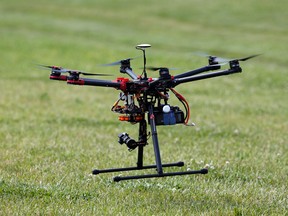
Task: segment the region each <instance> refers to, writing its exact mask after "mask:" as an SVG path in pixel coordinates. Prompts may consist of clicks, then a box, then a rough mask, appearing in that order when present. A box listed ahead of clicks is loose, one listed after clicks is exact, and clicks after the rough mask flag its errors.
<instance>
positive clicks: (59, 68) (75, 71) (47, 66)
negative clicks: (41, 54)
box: [39, 65, 111, 76]
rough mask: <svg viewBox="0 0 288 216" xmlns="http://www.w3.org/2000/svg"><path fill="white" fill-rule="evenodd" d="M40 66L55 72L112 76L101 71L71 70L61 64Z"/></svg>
mask: <svg viewBox="0 0 288 216" xmlns="http://www.w3.org/2000/svg"><path fill="white" fill-rule="evenodd" d="M39 66H40V67H44V68H48V69H51V72H52V73H53V72H54V73H69V74H75V75H80V74H83V75H85V76H111V75H110V74H101V73H87V72H84V71H78V70H71V69H66V68H63V67H60V66H54V65H52V66H50V65H39Z"/></svg>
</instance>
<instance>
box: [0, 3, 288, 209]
mask: <svg viewBox="0 0 288 216" xmlns="http://www.w3.org/2000/svg"><path fill="white" fill-rule="evenodd" d="M287 8H288V1H285V0H279V1H277V2H273V1H268V0H263V1H255V0H252V1H251V0H243V1H239V2H232V1H228V0H219V1H211V0H208V1H199V0H190V1H189V0H183V1H172V0H158V1H151V0H149V1H132V0H124V1H119V0H117V1H112V0H97V1H91V0H83V1H77V0H73V1H68V0H61V1H53V0H52V1H44V0H40V1H35V0H34V1H33V0H27V1H17V2H16V1H13V0H12V1H11V0H9V1H8V0H2V1H1V3H0V37H1V38H0V39H1V40H0V48H1V54H0V57H1V58H0V63H1V67H0V92H1V95H0V158H1V163H0V215H288V207H287V206H288V192H287V180H288V179H287V174H288V153H287V151H288V145H287V144H288V143H287V141H288V133H287V131H288V100H287V99H288V97H287V93H288V84H287V80H288V79H287V76H288V72H287V67H288V62H287V50H288V38H287V36H288V26H287V20H288V13H287ZM139 43H150V44H151V45H152V48H150V49H149V50H148V51H147V61H148V65H153V66H167V67H175V68H179V70H177V71H172V73H175V74H176V73H178V72H179V73H180V72H182V71H186V70H189V69H194V68H197V67H201V66H203V65H205V64H206V63H207V62H206V61H207V60H206V59H205V58H203V57H199V56H196V55H194V54H193V53H194V52H197V51H203V52H207V53H211V54H214V55H219V56H221V57H227V58H235V57H245V56H247V55H251V54H258V53H262V54H263V55H261V56H260V57H258V58H255V59H252V60H250V61H247V62H245V63H243V64H242V68H243V73H242V74H237V75H231V76H227V77H219V78H215V79H209V80H205V81H198V82H193V83H189V84H184V85H181V86H179V87H177V88H176V90H177V91H179V92H180V93H182V94H183V95H184V96H185V97H186V99H187V100H188V102H189V104H190V106H191V118H192V121H193V122H195V123H196V127H185V126H182V125H177V126H174V127H171V126H168V127H158V134H159V140H160V148H161V153H162V161H163V162H172V161H180V160H182V161H185V162H186V164H185V166H184V167H183V168H180V170H186V169H201V168H203V167H204V166H209V174H208V175H201V176H200V175H194V176H181V177H167V178H159V179H144V180H133V181H123V182H119V183H114V182H113V181H112V177H113V176H114V174H102V175H99V176H92V175H91V171H92V170H93V169H95V168H111V167H122V166H123V167H124V166H133V165H135V163H136V159H137V153H136V151H133V152H128V151H127V148H126V147H125V146H121V145H119V144H118V142H117V140H118V137H117V135H118V134H119V133H122V132H128V133H129V134H130V135H131V136H132V137H137V133H138V128H135V126H133V125H130V124H129V123H123V122H119V121H118V120H117V119H118V116H117V114H114V113H112V112H111V111H110V108H111V106H112V104H113V102H114V101H115V100H117V98H118V92H117V91H115V90H113V89H106V88H101V87H99V88H93V87H81V86H71V85H66V84H65V83H63V82H55V81H50V80H49V71H45V70H41V69H40V68H39V67H36V66H35V65H36V64H48V65H49V64H50V65H61V66H64V67H68V68H73V69H80V70H84V71H88V72H95V73H110V74H111V73H112V74H113V77H112V78H111V79H115V78H116V77H117V76H121V75H120V74H119V72H118V68H117V67H114V68H113V67H112V68H111V67H109V68H107V67H100V66H99V65H100V64H104V63H109V62H113V61H116V60H120V59H123V58H128V57H135V56H139V55H141V53H140V52H139V51H137V50H136V49H135V48H134V47H135V45H137V44H139ZM132 66H133V68H134V69H135V71H137V70H139V69H138V68H140V67H141V66H142V59H141V58H138V59H136V60H135V61H133V65H132ZM150 76H153V74H150ZM171 103H175V104H176V103H177V99H175V98H171ZM149 143H150V145H148V146H147V147H145V154H144V157H145V158H144V163H145V164H151V163H154V155H153V146H152V140H151V139H150V140H149ZM176 169H179V168H166V169H164V171H176ZM147 172H148V171H147V170H146V171H144V172H142V171H139V172H138V171H136V172H134V173H137V174H139V173H147ZM150 172H154V171H153V170H152V171H150ZM127 174H128V173H122V175H127ZM129 174H132V173H129ZM116 175H118V174H116Z"/></svg>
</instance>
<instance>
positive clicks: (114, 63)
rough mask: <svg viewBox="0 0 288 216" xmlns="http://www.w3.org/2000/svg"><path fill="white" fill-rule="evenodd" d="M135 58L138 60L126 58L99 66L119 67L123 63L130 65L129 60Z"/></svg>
mask: <svg viewBox="0 0 288 216" xmlns="http://www.w3.org/2000/svg"><path fill="white" fill-rule="evenodd" d="M136 58H139V56H138V57H134V58H127V59H122V60H119V61H116V62H112V63H108V64H102V65H101V66H115V65H121V64H123V63H126V64H127V63H130V61H131V60H134V59H136Z"/></svg>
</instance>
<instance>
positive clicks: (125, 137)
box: [118, 133, 137, 149]
mask: <svg viewBox="0 0 288 216" xmlns="http://www.w3.org/2000/svg"><path fill="white" fill-rule="evenodd" d="M118 137H119V140H118V142H119V143H120V144H121V145H122V144H124V143H125V144H126V145H127V147H128V148H129V149H135V148H136V147H137V142H136V141H135V140H134V139H131V138H130V137H129V134H127V133H122V134H119V135H118Z"/></svg>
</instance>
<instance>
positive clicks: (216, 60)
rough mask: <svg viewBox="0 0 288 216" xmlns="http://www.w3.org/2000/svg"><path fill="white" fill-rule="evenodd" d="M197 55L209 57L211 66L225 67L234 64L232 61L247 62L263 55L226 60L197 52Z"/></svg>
mask: <svg viewBox="0 0 288 216" xmlns="http://www.w3.org/2000/svg"><path fill="white" fill-rule="evenodd" d="M195 54H196V55H199V56H205V57H208V61H209V64H210V65H214V64H221V65H223V64H227V63H229V62H232V61H246V60H248V59H251V58H254V57H257V56H259V55H261V54H256V55H250V56H247V57H244V58H238V59H237V58H235V59H226V58H222V57H217V56H212V55H209V54H206V53H201V52H196V53H195Z"/></svg>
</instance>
